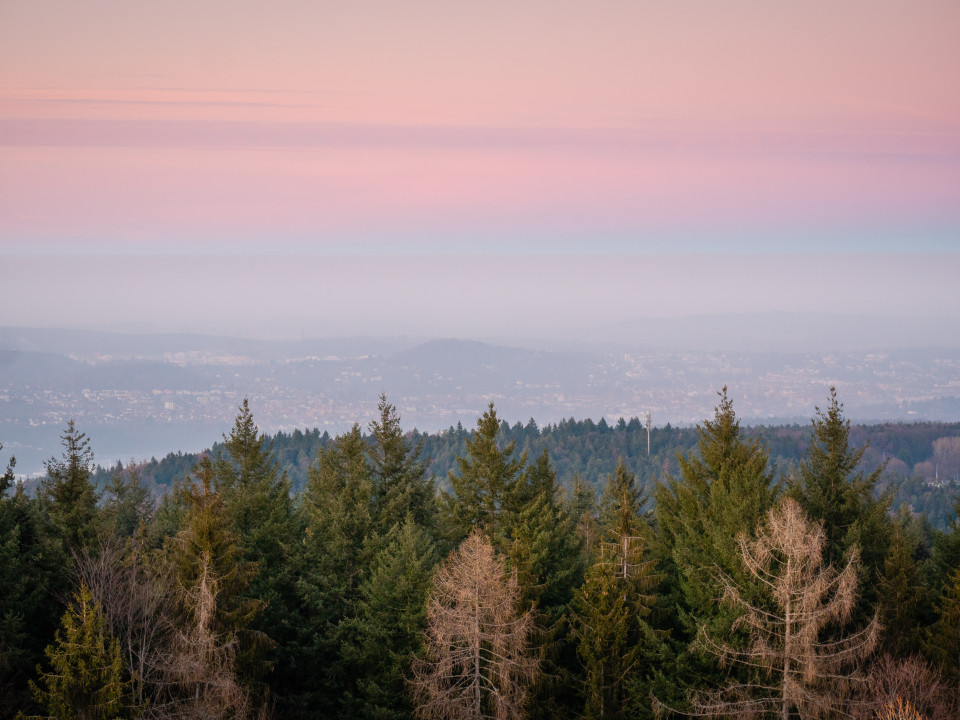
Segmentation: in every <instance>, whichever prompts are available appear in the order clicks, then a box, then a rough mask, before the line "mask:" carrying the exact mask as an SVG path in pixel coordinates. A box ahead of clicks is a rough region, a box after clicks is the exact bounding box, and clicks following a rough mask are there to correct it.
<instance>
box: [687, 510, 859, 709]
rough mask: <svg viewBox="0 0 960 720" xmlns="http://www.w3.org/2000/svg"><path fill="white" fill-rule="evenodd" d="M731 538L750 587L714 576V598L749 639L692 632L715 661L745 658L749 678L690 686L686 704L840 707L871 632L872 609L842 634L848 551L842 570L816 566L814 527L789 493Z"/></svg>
mask: <svg viewBox="0 0 960 720" xmlns="http://www.w3.org/2000/svg"><path fill="white" fill-rule="evenodd" d="M739 542H740V554H741V559H742V562H743V566H744V568H745V570H746V577H747V578H749V581H748V582H750V583H751V585H752V587H750V588H740V587H738V586H737V584H736V583H734V582H733V581H732V580H731V579H729V578H727V577H723V578H722V583H723V587H724V600H725V601H726V602H728V603H730V604H732V605H733V606H735V607H736V608H738V609H739V610H740V612H741V613H742V614H741V615H740V617H739V619H738V620H737V623H736V627H739V628H742V629H745V630H746V631H747V632H748V633H749V637H750V641H749V642H748V643H747V644H746V645H745V646H743V647H731V646H730V645H727V644H723V643H718V642H716V641H714V640H713V639H712V638H710V637H708V636H707V635H706V633H701V636H700V640H701V642H702V643H703V646H704V648H706V650H708V651H709V652H711V653H713V654H715V655H716V656H717V657H718V658H719V659H720V660H721V663H722V664H724V665H727V664H739V665H741V666H746V667H747V668H749V670H748V673H749V674H751V675H752V676H753V678H754V680H753V681H752V682H746V683H739V684H733V685H729V686H727V687H724V688H722V689H720V690H716V691H713V692H709V693H703V694H700V695H698V696H696V697H695V698H694V702H693V707H694V712H695V713H696V714H698V715H708V716H717V717H761V716H770V715H779V716H780V717H781V718H782V719H783V720H789V719H790V718H793V717H800V718H804V719H806V718H822V717H835V716H838V715H845V714H846V710H845V706H846V705H847V703H848V695H849V685H850V683H851V681H853V680H854V678H856V677H858V667H859V665H860V663H861V661H862V660H863V659H864V658H865V657H867V656H868V655H869V654H870V653H871V652H872V651H873V648H874V646H875V644H876V641H877V635H878V623H877V619H876V617H874V619H873V620H872V621H871V622H870V623H869V624H868V625H867V627H865V628H862V629H859V630H856V631H854V632H852V633H849V634H843V631H844V626H845V625H846V624H847V623H848V621H849V619H850V615H851V611H852V610H853V608H854V605H855V602H856V599H857V565H858V559H857V557H856V554H855V553H854V554H853V556H851V557H849V558H848V561H847V564H846V567H844V569H843V570H842V571H837V570H836V569H834V568H833V567H832V566H827V567H824V566H823V549H824V534H823V528H822V527H821V526H820V524H819V523H814V522H810V521H808V520H807V518H806V517H805V515H804V513H803V510H802V509H801V508H800V505H799V504H798V503H797V502H796V501H795V500H793V499H790V498H788V499H786V500H784V501H782V502H781V503H780V504H779V505H777V506H776V507H774V508H773V509H771V510H770V512H769V513H768V514H767V518H766V521H765V523H764V525H763V526H762V527H761V529H760V532H759V534H758V537H757V539H756V540H750V539H748V538H747V537H745V536H741V537H740V539H739ZM748 592H749V593H750V596H749V599H748V598H747V593H748ZM760 598H763V600H761V599H760Z"/></svg>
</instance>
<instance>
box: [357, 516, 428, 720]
mask: <svg viewBox="0 0 960 720" xmlns="http://www.w3.org/2000/svg"><path fill="white" fill-rule="evenodd" d="M436 563H437V554H436V550H435V549H434V546H433V542H432V541H431V539H430V536H429V535H428V534H427V533H426V531H425V530H424V529H423V527H422V526H421V525H420V524H419V523H417V522H416V521H415V520H414V517H413V515H412V514H411V515H410V516H408V517H407V519H406V520H405V521H404V522H403V524H402V525H394V527H393V529H392V530H391V531H390V532H389V533H388V534H387V537H386V544H385V546H384V548H383V549H382V550H381V551H380V552H378V553H377V555H376V556H375V557H374V558H373V562H372V563H371V568H370V573H369V575H367V576H366V577H365V578H364V579H363V581H362V582H361V584H360V587H359V588H358V591H357V601H356V603H355V606H354V607H355V610H354V616H353V617H352V618H350V619H348V620H346V621H345V622H344V625H345V626H346V627H345V628H344V630H345V633H344V634H346V635H348V636H350V637H351V640H352V642H351V643H350V644H348V645H346V646H345V647H344V655H345V658H344V659H345V661H346V662H347V663H348V664H349V665H351V666H352V667H354V668H356V677H357V680H356V695H355V696H350V697H346V698H343V699H342V700H343V701H344V702H343V707H344V710H343V712H342V713H341V716H354V717H358V718H379V719H381V720H393V719H396V720H400V719H401V718H408V717H410V715H411V713H412V711H413V706H412V705H411V703H410V699H409V696H408V693H407V691H406V690H407V687H406V679H405V678H406V672H407V670H408V668H409V667H410V663H411V662H412V661H413V658H414V655H415V653H417V652H418V651H419V650H420V649H421V648H422V645H423V632H424V631H425V629H426V626H427V610H426V601H427V594H428V592H429V589H430V581H431V578H432V575H433V571H434V567H435V565H436Z"/></svg>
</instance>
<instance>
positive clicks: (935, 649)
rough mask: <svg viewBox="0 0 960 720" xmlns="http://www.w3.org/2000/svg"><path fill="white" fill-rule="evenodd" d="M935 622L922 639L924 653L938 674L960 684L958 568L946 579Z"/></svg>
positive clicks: (959, 581)
mask: <svg viewBox="0 0 960 720" xmlns="http://www.w3.org/2000/svg"><path fill="white" fill-rule="evenodd" d="M936 609H937V621H936V622H935V623H934V624H933V626H932V627H931V628H930V631H929V633H928V635H927V638H926V654H927V656H928V657H929V658H930V659H931V660H932V661H933V663H934V665H935V666H937V667H939V668H940V671H941V672H942V673H944V674H945V675H947V676H948V677H949V678H951V679H952V680H953V681H954V682H960V567H958V568H957V569H956V570H954V571H953V572H952V573H951V574H950V576H949V577H948V578H947V582H946V585H945V587H944V589H943V593H942V594H941V595H940V598H939V599H938V601H937V608H936Z"/></svg>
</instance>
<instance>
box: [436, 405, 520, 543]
mask: <svg viewBox="0 0 960 720" xmlns="http://www.w3.org/2000/svg"><path fill="white" fill-rule="evenodd" d="M499 431H500V419H499V418H498V417H497V412H496V410H494V407H493V403H490V407H489V408H487V410H486V412H484V413H483V415H482V416H481V417H480V418H479V419H478V420H477V431H476V433H475V434H474V436H473V438H472V439H469V438H468V439H466V441H465V443H466V451H467V454H466V456H465V457H458V458H457V465H458V469H459V472H457V473H453V472H451V473H450V474H449V476H448V479H449V481H450V488H451V491H450V492H443V493H442V496H441V500H440V509H441V514H442V517H441V521H442V523H443V530H444V535H445V539H446V540H447V541H448V542H449V543H450V544H451V545H456V544H458V543H459V542H460V541H461V540H463V539H464V538H465V537H466V536H467V535H468V534H469V533H470V532H471V531H472V530H474V529H475V528H480V529H482V530H483V531H484V533H485V534H486V535H487V537H488V538H490V540H491V542H492V543H493V546H494V548H496V549H498V550H501V551H502V550H504V549H505V548H506V547H508V543H509V536H510V530H511V528H512V526H513V523H514V521H515V513H516V511H517V506H518V505H519V504H520V503H522V500H523V494H524V493H525V492H526V488H525V487H524V485H523V483H522V471H523V468H524V466H525V465H526V463H527V458H526V455H525V454H524V455H521V456H520V457H519V458H514V457H513V456H514V450H515V448H516V443H515V442H510V443H507V444H506V446H504V447H503V448H502V449H501V448H500V447H499V445H498V442H497V435H498V433H499Z"/></svg>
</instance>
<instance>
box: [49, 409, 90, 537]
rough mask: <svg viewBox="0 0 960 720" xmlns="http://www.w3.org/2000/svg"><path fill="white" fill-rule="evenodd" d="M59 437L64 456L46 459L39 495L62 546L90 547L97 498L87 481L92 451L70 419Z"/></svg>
mask: <svg viewBox="0 0 960 720" xmlns="http://www.w3.org/2000/svg"><path fill="white" fill-rule="evenodd" d="M60 437H61V439H62V441H63V455H62V457H61V459H59V460H58V459H56V458H50V460H49V461H48V462H47V477H46V478H45V479H44V480H43V482H42V483H41V485H40V494H39V497H40V499H41V500H42V501H43V502H44V504H45V506H46V508H47V512H48V514H49V516H50V522H51V524H52V525H53V527H54V530H55V532H56V533H57V535H58V536H59V537H60V539H61V541H62V542H63V544H64V547H65V549H66V550H67V551H80V550H82V549H85V548H86V549H90V548H92V547H93V545H94V543H95V540H96V537H97V519H98V517H97V501H98V499H99V498H98V497H97V493H96V490H95V488H94V486H93V483H92V482H91V481H90V477H91V473H92V472H93V451H92V450H91V449H90V441H89V440H88V439H87V436H86V435H85V434H84V433H82V432H80V431H79V430H77V428H76V425H75V424H74V422H73V420H70V421H69V422H68V423H67V429H66V431H65V432H64V434H63V435H61V436H60Z"/></svg>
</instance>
